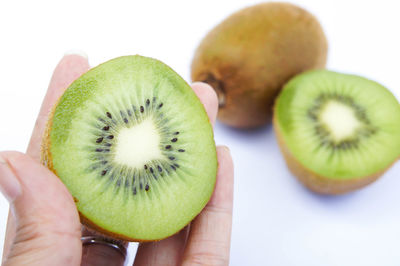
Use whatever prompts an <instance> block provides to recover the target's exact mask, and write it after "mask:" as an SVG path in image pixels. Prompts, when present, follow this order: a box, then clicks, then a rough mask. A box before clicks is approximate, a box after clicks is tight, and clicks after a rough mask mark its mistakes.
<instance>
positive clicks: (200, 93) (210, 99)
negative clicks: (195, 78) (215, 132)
mask: <svg viewBox="0 0 400 266" xmlns="http://www.w3.org/2000/svg"><path fill="white" fill-rule="evenodd" d="M192 88H193V90H194V92H195V93H196V95H197V97H199V99H200V101H201V102H202V103H203V105H204V108H205V109H206V112H207V115H208V118H209V119H210V123H211V124H212V125H214V124H215V120H216V119H217V112H218V98H217V94H216V93H215V91H214V90H213V88H212V87H211V86H210V85H208V84H206V83H203V82H195V83H193V84H192Z"/></svg>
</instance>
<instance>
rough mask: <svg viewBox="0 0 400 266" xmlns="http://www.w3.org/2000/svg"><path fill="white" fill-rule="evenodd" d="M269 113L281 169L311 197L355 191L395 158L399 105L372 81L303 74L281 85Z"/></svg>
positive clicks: (399, 150)
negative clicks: (281, 158)
mask: <svg viewBox="0 0 400 266" xmlns="http://www.w3.org/2000/svg"><path fill="white" fill-rule="evenodd" d="M274 109H275V111H274V119H273V121H274V129H275V132H276V135H277V138H278V143H279V145H280V148H281V150H282V152H283V155H284V157H285V159H286V162H287V165H288V167H289V169H290V170H291V172H292V173H293V174H294V175H295V176H296V177H297V178H298V179H299V180H300V181H301V182H302V183H303V184H304V185H305V186H306V187H308V188H309V189H311V190H312V191H315V192H318V193H321V194H343V193H347V192H350V191H353V190H355V189H359V188H361V187H363V186H366V185H368V184H370V183H371V182H373V181H375V180H376V179H378V178H379V177H380V176H381V175H382V174H383V173H384V172H385V171H386V170H387V169H388V168H389V167H390V166H391V165H392V164H393V163H394V162H396V161H397V160H398V158H399V157H400V104H399V102H398V101H397V99H396V98H395V97H394V96H393V94H392V93H391V92H390V91H389V90H388V89H386V88H385V87H383V86H382V85H380V84H378V83H376V82H374V81H371V80H368V79H366V78H363V77H360V76H355V75H349V74H341V73H336V72H332V71H328V70H312V71H308V72H305V73H302V74H300V75H298V76H296V77H294V78H293V79H292V80H290V81H289V82H288V83H287V84H286V85H285V87H284V88H283V90H282V92H281V93H280V94H279V96H278V98H277V100H276V104H275V108H274Z"/></svg>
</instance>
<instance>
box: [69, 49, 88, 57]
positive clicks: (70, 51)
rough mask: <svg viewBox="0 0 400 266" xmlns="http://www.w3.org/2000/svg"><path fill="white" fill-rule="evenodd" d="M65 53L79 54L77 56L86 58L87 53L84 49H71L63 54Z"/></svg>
mask: <svg viewBox="0 0 400 266" xmlns="http://www.w3.org/2000/svg"><path fill="white" fill-rule="evenodd" d="M66 55H79V56H82V57H84V58H86V59H88V55H87V53H85V52H84V51H82V50H79V49H71V50H69V51H67V52H66V53H65V54H64V56H66Z"/></svg>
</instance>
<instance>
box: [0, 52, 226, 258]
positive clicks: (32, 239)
mask: <svg viewBox="0 0 400 266" xmlns="http://www.w3.org/2000/svg"><path fill="white" fill-rule="evenodd" d="M88 69H89V64H88V61H87V59H86V58H84V57H82V56H79V55H66V56H65V57H64V58H63V59H62V60H61V61H60V63H59V64H58V66H57V67H56V69H55V71H54V73H53V77H52V79H51V82H50V85H49V89H48V92H47V94H46V97H45V99H44V101H43V104H42V107H41V110H40V113H39V116H38V119H37V121H36V124H35V128H34V130H33V134H32V137H31V140H30V143H29V146H28V149H27V154H22V153H18V152H1V153H0V190H1V192H2V193H3V194H4V196H5V197H6V198H7V199H8V201H9V202H10V210H11V212H10V214H9V219H8V224H7V232H6V238H5V243H4V250H3V263H4V265H25V264H29V265H81V263H82V265H123V263H124V262H123V261H124V259H125V258H122V256H121V255H120V253H118V252H117V251H116V250H115V249H113V248H110V247H109V246H106V245H98V244H97V245H87V246H84V247H83V248H82V243H81V235H82V234H81V224H80V221H79V215H78V212H77V209H76V206H75V203H74V201H73V199H72V196H71V195H70V194H69V192H68V190H67V189H66V187H65V186H64V185H63V183H62V182H61V181H60V180H59V179H58V178H57V177H56V176H55V175H54V174H53V173H52V172H51V171H49V170H48V169H47V168H45V167H44V166H42V165H41V164H40V163H39V159H40V145H41V138H42V135H43V131H44V128H45V125H46V122H47V118H48V114H49V112H50V110H51V108H52V106H53V105H54V104H55V102H56V101H57V99H58V98H59V97H60V96H61V95H62V93H63V91H64V89H65V88H66V87H68V85H69V84H70V83H71V82H72V81H73V80H75V79H76V78H77V77H79V76H80V75H81V74H83V73H84V72H86V71H87V70H88ZM192 88H193V90H194V91H195V93H196V94H197V96H198V97H199V99H200V100H201V102H202V103H203V105H204V107H205V109H206V111H207V114H208V116H209V119H210V122H211V123H212V124H214V122H215V119H216V114H217V109H218V103H217V98H216V95H215V93H214V91H213V90H212V89H211V88H210V87H209V86H208V85H206V84H203V83H194V84H193V85H192ZM217 155H218V162H219V168H218V174H217V182H216V187H215V191H214V194H213V196H212V198H211V200H210V202H209V203H208V204H207V206H206V207H205V208H204V209H203V211H202V212H201V213H200V214H199V215H198V216H197V217H196V218H195V220H193V221H192V223H191V224H190V225H189V226H187V227H185V229H183V230H182V231H181V232H179V233H178V234H176V235H174V236H172V237H169V238H167V239H165V240H161V241H158V242H150V243H144V244H140V245H139V248H138V252H137V254H136V258H135V263H134V265H180V264H182V265H191V264H207V265H228V263H229V249H230V235H231V224H232V201H233V163H232V159H231V156H230V154H229V150H228V149H227V148H226V147H217ZM84 232H85V233H86V234H87V233H88V231H84ZM125 245H126V243H125Z"/></svg>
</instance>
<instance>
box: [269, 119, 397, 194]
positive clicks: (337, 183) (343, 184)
mask: <svg viewBox="0 0 400 266" xmlns="http://www.w3.org/2000/svg"><path fill="white" fill-rule="evenodd" d="M273 126H274V131H275V135H276V138H277V140H278V144H279V148H280V150H281V152H282V154H283V157H284V158H285V161H286V164H287V166H288V168H289V170H290V171H291V172H292V174H293V175H294V176H296V178H297V179H298V180H299V181H300V182H301V183H302V184H304V185H305V186H306V187H307V188H308V189H310V190H311V191H314V192H316V193H319V194H325V195H339V194H345V193H348V192H351V191H354V190H357V189H360V188H362V187H365V186H366V185H368V184H371V183H372V182H374V181H375V180H377V179H378V178H379V177H380V176H382V174H383V173H384V172H386V170H387V169H389V168H390V166H389V167H388V168H386V169H384V170H383V171H380V172H377V173H374V174H372V175H369V176H364V177H358V178H354V179H347V180H337V179H332V178H328V177H324V176H321V175H319V174H317V173H314V172H313V171H311V170H310V169H307V168H306V167H305V166H303V165H302V164H301V163H300V162H299V161H298V160H297V159H296V158H295V157H294V156H293V154H292V153H291V152H290V150H289V149H288V147H287V146H286V144H285V141H284V140H283V138H282V134H281V132H280V128H279V125H278V122H277V118H276V116H275V115H274V117H273ZM393 163H395V162H393Z"/></svg>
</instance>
